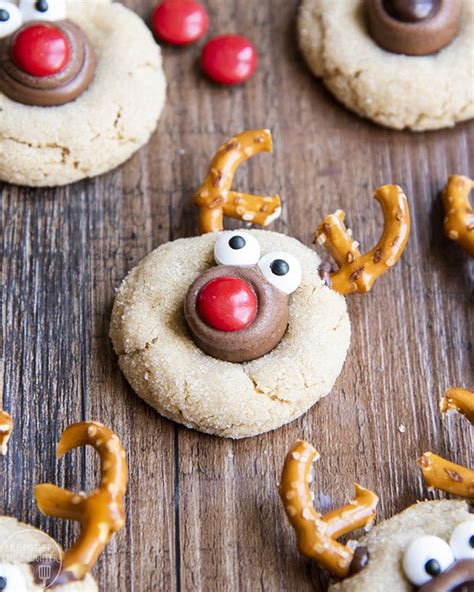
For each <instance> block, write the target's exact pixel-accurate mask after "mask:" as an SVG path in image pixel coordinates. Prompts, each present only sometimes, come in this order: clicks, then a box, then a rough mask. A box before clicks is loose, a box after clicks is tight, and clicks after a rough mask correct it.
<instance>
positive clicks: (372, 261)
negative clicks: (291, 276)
mask: <svg viewBox="0 0 474 592" xmlns="http://www.w3.org/2000/svg"><path fill="white" fill-rule="evenodd" d="M374 198H375V199H376V200H377V201H378V202H379V203H380V205H381V206H382V210H383V215H384V229H383V233H382V237H381V238H380V240H379V242H378V243H377V246H376V247H375V248H374V249H372V250H371V251H368V252H367V253H365V254H364V255H362V254H361V252H360V251H359V248H358V243H357V242H355V241H354V240H353V238H352V237H351V235H350V232H349V231H348V230H347V228H346V226H345V224H344V219H345V216H346V215H345V212H343V211H342V210H338V211H337V212H336V213H335V214H331V215H329V216H327V218H325V219H324V220H323V222H322V223H321V224H320V225H319V227H318V229H317V231H316V241H317V242H318V243H319V244H321V245H323V246H324V247H325V248H326V249H327V250H328V252H329V254H330V255H331V256H332V257H333V258H334V260H335V261H336V263H337V264H338V266H339V270H338V271H336V272H333V273H331V274H330V280H331V287H332V289H333V290H335V291H336V292H339V293H340V294H351V293H353V292H359V293H365V292H368V291H369V290H370V289H371V288H372V286H373V284H374V282H375V280H376V279H377V278H378V277H379V276H381V275H382V274H383V273H385V272H386V271H388V270H389V269H390V268H391V267H393V266H394V265H395V263H396V262H397V261H398V259H400V257H401V255H402V253H403V251H404V249H405V246H406V244H407V241H408V237H409V235H410V225H411V223H410V210H409V207H408V199H407V197H406V196H405V194H404V193H403V191H402V189H401V188H400V187H399V186H398V185H384V186H382V187H379V188H378V189H376V191H375V194H374Z"/></svg>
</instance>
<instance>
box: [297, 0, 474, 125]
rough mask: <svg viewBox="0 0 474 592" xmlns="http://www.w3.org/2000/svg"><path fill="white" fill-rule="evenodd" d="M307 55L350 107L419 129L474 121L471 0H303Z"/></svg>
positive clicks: (303, 40) (302, 25) (386, 121)
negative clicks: (337, 0) (338, 0)
mask: <svg viewBox="0 0 474 592" xmlns="http://www.w3.org/2000/svg"><path fill="white" fill-rule="evenodd" d="M298 34H299V45H300V48H301V51H302V53H303V55H304V57H305V59H306V61H307V63H308V65H309V67H310V68H311V70H312V71H313V72H314V74H315V75H316V76H318V77H320V78H322V80H323V82H324V84H325V85H326V86H327V87H328V89H329V90H330V91H331V92H332V93H333V94H334V95H335V96H336V97H337V98H338V99H339V100H340V101H341V102H342V103H343V104H344V105H345V106H346V107H347V108H349V109H351V110H352V111H355V112H356V113H358V114H359V115H361V116H362V117H367V118H368V119H371V120H373V121H375V122H377V123H379V124H381V125H384V126H387V127H390V128H395V129H410V130H413V131H423V130H432V129H438V128H443V127H449V126H453V125H454V124H455V123H457V122H459V121H464V120H467V119H470V118H472V117H473V116H474V84H473V80H474V64H473V59H472V56H473V54H474V2H472V0H344V1H343V2H334V1H333V0H303V1H302V4H301V8H300V12H299V17H298Z"/></svg>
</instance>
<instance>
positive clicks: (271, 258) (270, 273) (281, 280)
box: [258, 251, 303, 294]
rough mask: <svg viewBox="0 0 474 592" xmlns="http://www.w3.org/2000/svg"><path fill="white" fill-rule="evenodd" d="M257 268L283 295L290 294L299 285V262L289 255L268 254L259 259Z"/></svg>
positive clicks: (301, 275) (280, 253)
mask: <svg viewBox="0 0 474 592" xmlns="http://www.w3.org/2000/svg"><path fill="white" fill-rule="evenodd" d="M258 266H259V267H260V271H261V272H262V273H263V275H264V276H265V278H266V279H267V280H268V281H269V282H270V283H271V284H273V285H274V286H275V288H278V290H280V291H281V292H284V293H285V294H292V293H293V292H294V291H295V290H296V289H297V288H298V287H299V286H300V284H301V279H302V277H303V272H302V270H301V265H300V262H299V261H298V259H296V257H293V255H290V254H289V253H283V252H280V251H275V252H274V253H268V255H265V256H264V257H262V258H261V259H260V261H259V262H258Z"/></svg>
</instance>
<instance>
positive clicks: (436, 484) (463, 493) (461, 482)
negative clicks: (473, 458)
mask: <svg viewBox="0 0 474 592" xmlns="http://www.w3.org/2000/svg"><path fill="white" fill-rule="evenodd" d="M418 466H419V467H420V469H421V472H422V473H423V478H424V480H425V482H426V485H427V486H428V487H430V488H433V489H439V490H441V491H445V492H446V493H451V494H452V495H457V496H459V497H463V498H466V499H468V500H474V471H472V470H471V469H468V468H466V467H462V466H461V465H457V464H455V463H452V462H449V461H448V460H446V459H444V458H442V457H441V456H437V455H436V454H433V453H432V452H425V454H423V456H422V457H421V458H420V459H418Z"/></svg>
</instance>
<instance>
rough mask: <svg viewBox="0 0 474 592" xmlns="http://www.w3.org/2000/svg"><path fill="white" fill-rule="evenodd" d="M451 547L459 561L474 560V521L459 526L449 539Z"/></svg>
mask: <svg viewBox="0 0 474 592" xmlns="http://www.w3.org/2000/svg"><path fill="white" fill-rule="evenodd" d="M449 545H450V547H451V549H452V550H453V553H454V557H455V558H456V559H457V560H458V561H459V560H461V559H474V520H467V521H466V522H461V524H458V525H457V526H456V528H455V529H454V530H453V533H452V535H451V538H450V539H449Z"/></svg>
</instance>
